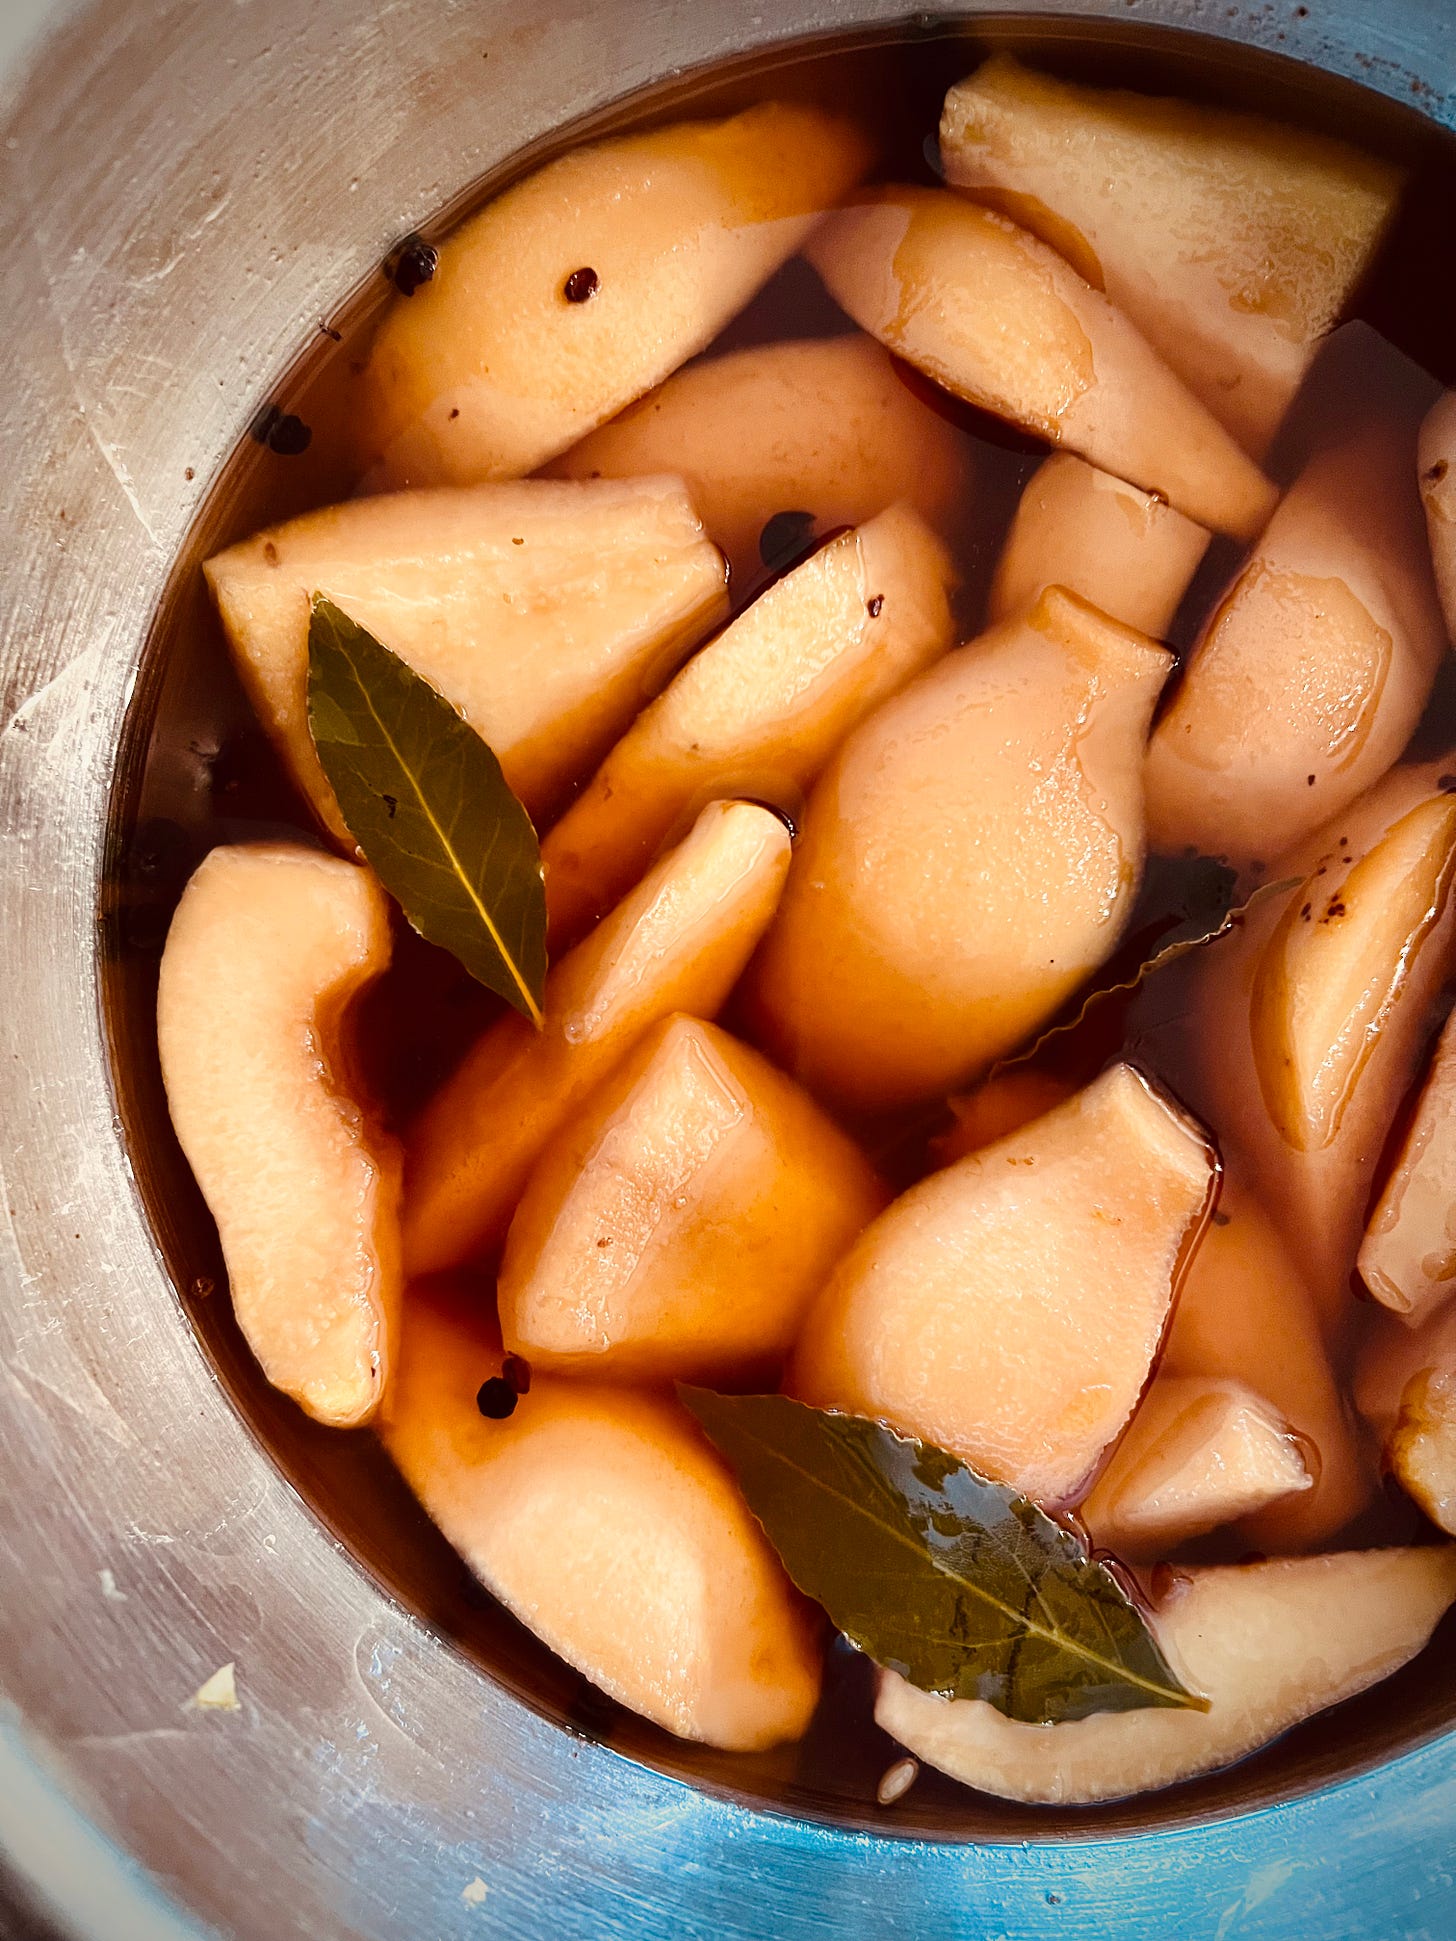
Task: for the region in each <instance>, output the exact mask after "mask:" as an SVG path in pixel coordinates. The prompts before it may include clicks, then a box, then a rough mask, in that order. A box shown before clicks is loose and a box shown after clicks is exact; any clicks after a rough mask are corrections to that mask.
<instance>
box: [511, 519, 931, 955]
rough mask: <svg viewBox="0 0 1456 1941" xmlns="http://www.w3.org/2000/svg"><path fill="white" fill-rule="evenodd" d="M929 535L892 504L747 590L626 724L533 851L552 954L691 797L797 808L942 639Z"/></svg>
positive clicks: (613, 891) (620, 883)
mask: <svg viewBox="0 0 1456 1941" xmlns="http://www.w3.org/2000/svg"><path fill="white" fill-rule="evenodd" d="M953 579H954V573H953V569H952V567H951V564H950V561H949V559H948V558H947V556H946V554H945V552H944V550H943V549H942V547H941V545H940V542H939V541H938V540H937V539H936V538H935V537H934V535H933V534H932V533H931V532H930V531H929V529H928V528H927V527H926V526H925V524H924V523H923V522H922V520H921V519H920V518H919V517H918V516H917V515H916V514H915V513H914V512H912V511H910V509H909V508H908V507H906V506H894V507H892V508H891V509H890V510H889V511H887V512H883V513H881V514H880V516H879V517H878V518H877V519H872V520H871V521H870V522H869V524H868V525H866V526H861V527H860V528H859V530H858V531H857V532H850V533H845V534H844V535H843V537H842V538H839V539H835V540H832V541H831V542H830V543H829V544H828V545H827V546H825V547H823V548H822V549H821V550H820V551H819V552H817V553H815V555H814V556H813V558H812V559H809V560H806V561H805V562H804V564H803V565H802V566H800V567H798V568H796V569H795V571H794V572H792V573H790V574H789V575H788V577H787V578H785V579H782V580H780V581H779V582H778V583H777V584H776V585H774V586H772V587H770V588H769V590H768V591H767V592H766V593H764V594H762V595H761V596H760V597H759V599H757V600H756V601H755V602H754V604H753V605H752V606H751V607H749V608H748V610H747V612H746V613H743V614H741V615H740V616H739V618H738V619H737V620H735V621H734V622H733V624H732V625H731V626H730V627H728V628H727V629H726V630H725V631H724V632H723V633H721V634H720V635H719V636H718V638H717V639H716V640H714V641H712V642H710V643H709V645H708V646H706V647H705V648H703V650H702V652H701V653H699V654H696V655H695V656H694V657H693V659H692V660H690V661H689V662H688V664H687V666H686V667H685V668H684V669H683V670H682V672H681V673H680V674H679V675H678V677H677V679H676V680H675V681H674V682H673V683H672V685H671V686H670V687H669V688H668V689H667V691H666V693H665V694H662V695H660V696H659V697H658V699H657V700H656V701H655V702H653V704H652V705H651V707H649V708H648V709H647V710H646V712H645V713H643V714H641V715H639V716H638V718H637V720H636V721H635V722H634V723H633V724H632V726H631V728H629V729H628V731H627V733H626V735H625V736H624V737H623V739H622V740H621V741H619V742H618V743H617V746H616V747H615V748H614V749H613V750H612V752H611V754H610V755H608V757H607V759H606V761H605V762H603V764H602V766H601V767H600V768H599V769H598V770H597V773H596V775H595V777H594V778H593V780H592V781H591V782H590V783H589V784H588V786H587V788H586V790H585V791H584V793H583V794H582V795H581V796H579V797H578V798H577V800H576V801H575V802H574V803H573V804H572V806H571V808H570V809H569V810H568V811H567V813H566V815H565V816H564V817H563V818H562V820H561V821H560V822H559V823H558V824H557V825H556V827H555V828H554V829H553V830H552V831H551V834H550V835H549V836H548V837H547V838H546V841H545V844H544V845H543V847H542V852H541V854H542V860H543V862H544V863H545V866H546V901H547V909H548V912H549V917H550V943H551V947H552V949H553V950H554V949H557V948H559V947H560V945H561V943H562V942H563V941H565V942H571V941H572V940H574V939H575V938H576V937H578V936H580V935H581V933H582V932H583V931H584V930H586V929H588V928H590V926H591V924H592V922H593V921H595V919H596V918H597V917H598V916H600V915H601V913H602V911H603V910H604V909H606V908H609V907H610V906H611V904H613V903H614V902H615V901H616V900H617V898H618V897H619V896H620V895H621V894H622V893H623V892H624V891H625V890H627V889H629V888H630V887H631V885H632V884H633V883H635V882H636V881H637V879H638V878H639V877H640V876H641V874H642V872H643V870H644V869H646V867H647V865H648V864H649V863H650V862H651V861H652V858H653V857H654V856H655V855H656V853H657V851H658V850H659V848H660V847H661V845H662V843H663V841H664V839H665V838H666V837H668V836H669V835H670V834H671V833H672V832H673V830H674V829H675V828H680V827H681V826H682V825H683V822H684V821H685V819H686V818H687V817H688V816H689V815H690V814H691V813H692V811H693V810H694V809H695V808H696V807H697V806H698V805H699V804H700V803H702V802H704V801H706V800H708V799H710V798H711V797H713V796H720V795H739V796H747V797H752V798H754V799H756V800H759V801H765V802H778V803H781V804H782V805H783V806H784V808H785V809H786V810H789V811H791V812H792V813H794V814H797V813H798V812H799V810H800V808H801V806H802V802H803V794H804V790H805V789H807V788H808V787H809V785H810V783H811V782H813V780H814V778H815V776H816V775H817V774H818V773H819V770H820V769H821V768H822V767H823V766H824V764H825V762H826V761H828V759H829V757H830V755H831V754H832V753H833V752H834V750H835V748H836V747H838V745H839V743H840V742H841V741H843V739H844V737H845V736H846V735H847V734H848V733H849V731H850V729H851V728H852V727H853V726H854V725H855V723H856V722H857V721H858V720H859V719H860V718H861V717H862V716H863V715H866V714H868V713H869V711H870V710H871V709H872V708H873V707H875V706H876V705H877V704H878V703H879V702H881V701H883V700H885V699H886V698H887V697H888V696H889V695H891V694H893V693H894V691H895V690H896V689H897V688H900V687H903V686H904V684H905V682H906V681H907V680H909V678H910V676H911V675H912V674H915V673H918V672H919V671H920V669H921V668H923V667H926V666H928V665H929V663H930V662H931V661H933V660H935V659H937V658H938V657H939V656H940V655H941V654H943V653H944V652H945V650H946V649H947V648H948V647H949V646H950V645H951V643H952V641H953V640H954V638H955V634H954V622H953V620H952V618H951V611H950V605H949V602H948V600H947V597H946V596H947V589H948V588H949V586H950V585H951V583H952V581H953Z"/></svg>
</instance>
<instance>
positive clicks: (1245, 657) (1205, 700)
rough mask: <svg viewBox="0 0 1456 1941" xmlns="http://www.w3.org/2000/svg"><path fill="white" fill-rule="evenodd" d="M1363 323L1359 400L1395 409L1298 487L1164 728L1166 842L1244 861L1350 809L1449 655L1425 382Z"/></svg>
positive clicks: (1153, 765)
mask: <svg viewBox="0 0 1456 1941" xmlns="http://www.w3.org/2000/svg"><path fill="white" fill-rule="evenodd" d="M1355 329H1356V342H1357V344H1360V343H1363V344H1365V345H1367V346H1368V352H1367V355H1366V356H1365V359H1364V362H1365V366H1366V368H1365V370H1364V372H1363V376H1364V379H1365V392H1366V395H1365V398H1364V406H1365V408H1366V410H1369V409H1370V405H1371V400H1372V399H1376V398H1378V399H1379V400H1380V402H1381V404H1382V405H1383V408H1382V409H1380V410H1379V411H1378V412H1375V413H1373V414H1372V415H1370V416H1368V417H1366V418H1365V419H1364V421H1363V422H1362V423H1361V424H1360V425H1359V426H1358V427H1357V428H1355V429H1354V430H1348V429H1347V430H1346V432H1345V433H1344V434H1343V435H1340V436H1337V437H1335V438H1334V439H1332V440H1331V441H1329V442H1327V443H1326V444H1325V445H1324V446H1323V447H1322V448H1321V449H1320V450H1319V451H1317V452H1316V454H1315V456H1314V457H1313V458H1312V459H1311V460H1310V461H1309V463H1308V464H1307V465H1306V466H1305V468H1304V470H1303V471H1302V472H1301V473H1300V475H1299V477H1298V478H1297V479H1296V480H1295V482H1294V484H1293V485H1292V486H1291V487H1290V489H1289V491H1288V492H1287V493H1286V495H1285V497H1284V499H1283V501H1282V503H1281V504H1280V507H1279V510H1278V511H1277V512H1276V513H1275V514H1274V517H1273V519H1272V520H1271V521H1270V523H1269V526H1268V529H1267V531H1266V532H1265V533H1264V535H1263V537H1262V538H1261V539H1260V541H1259V543H1258V545H1257V546H1256V547H1255V548H1254V550H1253V552H1252V554H1251V555H1250V556H1249V558H1248V560H1247V561H1246V562H1245V564H1244V565H1243V567H1242V568H1241V569H1240V571H1239V573H1238V575H1237V577H1236V578H1235V580H1234V582H1233V584H1232V585H1231V586H1230V588H1229V589H1228V591H1227V593H1225V595H1224V597H1223V599H1222V601H1221V602H1220V604H1219V606H1218V608H1217V609H1216V611H1215V612H1214V614H1213V617H1212V618H1211V620H1210V621H1209V623H1208V625H1207V627H1206V628H1205V629H1204V632H1203V635H1202V637H1201V639H1200V640H1199V641H1198V642H1197V644H1196V645H1195V647H1194V649H1193V653H1192V655H1191V657H1190V659H1189V662H1188V665H1187V667H1186V669H1185V672H1184V678H1183V684H1182V686H1181V687H1180V688H1179V690H1178V693H1177V695H1176V696H1175V698H1174V701H1173V704H1172V706H1171V707H1170V708H1169V710H1168V712H1167V714H1166V715H1165V716H1164V717H1163V719H1162V721H1161V722H1160V723H1159V724H1158V729H1157V732H1156V734H1155V735H1154V736H1153V741H1152V746H1151V748H1150V749H1149V751H1148V777H1147V781H1148V832H1149V838H1150V840H1151V842H1152V844H1153V847H1154V848H1155V849H1159V850H1161V851H1163V852H1164V853H1165V854H1167V855H1176V854H1178V853H1179V852H1180V851H1182V850H1183V849H1186V848H1188V847H1190V846H1191V847H1193V848H1197V849H1200V850H1204V851H1207V852H1210V853H1215V854H1225V855H1228V856H1230V857H1231V858H1232V859H1233V860H1234V861H1236V862H1240V863H1244V862H1248V861H1250V860H1252V859H1253V858H1254V857H1267V855H1268V853H1269V848H1270V843H1271V834H1272V837H1273V840H1274V841H1275V842H1276V843H1278V844H1279V845H1280V846H1284V845H1287V844H1290V843H1294V842H1297V841H1300V840H1301V839H1302V838H1303V837H1305V836H1307V835H1308V834H1309V833H1310V832H1311V831H1312V830H1314V829H1316V828H1318V826H1319V825H1320V823H1322V822H1323V821H1325V819H1326V818H1327V817H1329V816H1331V815H1335V814H1338V813H1339V812H1340V810H1342V809H1344V808H1345V807H1346V806H1347V805H1348V804H1349V803H1351V802H1353V801H1354V799H1355V798H1356V797H1357V796H1358V795H1360V794H1361V793H1362V792H1363V791H1364V790H1365V789H1367V788H1369V787H1370V786H1371V784H1372V783H1374V782H1377V781H1378V780H1379V779H1380V777H1381V776H1382V775H1383V774H1384V773H1385V772H1386V770H1387V769H1388V768H1389V767H1390V766H1391V764H1392V763H1393V762H1394V761H1396V760H1397V759H1398V758H1399V756H1400V753H1401V750H1402V749H1403V748H1404V747H1405V745H1406V743H1407V742H1408V741H1409V739H1410V736H1411V732H1412V730H1413V729H1414V728H1415V725H1416V723H1417V722H1418V721H1419V719H1420V717H1421V713H1422V711H1423V709H1424V708H1425V705H1426V701H1427V699H1428V698H1429V695H1430V692H1431V685H1432V682H1433V681H1434V680H1435V677H1436V669H1437V667H1438V666H1439V664H1440V662H1441V660H1442V658H1443V657H1444V655H1445V652H1446V630H1445V627H1444V626H1443V624H1442V621H1441V615H1440V611H1439V609H1438V607H1437V604H1436V598H1435V590H1434V587H1433V585H1432V582H1431V569H1430V561H1429V559H1428V556H1427V549H1426V535H1425V530H1424V525H1423V522H1422V519H1421V510H1420V504H1419V500H1418V497H1417V493H1416V489H1415V440H1416V428H1417V426H1418V424H1419V422H1420V416H1421V412H1422V410H1423V409H1424V408H1425V404H1426V402H1427V400H1428V398H1429V394H1430V386H1429V381H1428V380H1427V379H1426V378H1425V376H1424V374H1423V373H1421V372H1419V371H1417V370H1416V368H1415V366H1414V365H1411V364H1408V363H1407V362H1406V360H1405V359H1404V358H1401V357H1400V356H1399V354H1398V353H1397V352H1395V351H1392V350H1391V349H1390V348H1389V346H1386V345H1381V344H1380V342H1379V340H1378V339H1376V338H1374V335H1373V333H1370V332H1367V331H1365V330H1364V327H1363V326H1359V327H1355ZM1342 335H1343V333H1342Z"/></svg>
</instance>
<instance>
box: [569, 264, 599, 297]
mask: <svg viewBox="0 0 1456 1941" xmlns="http://www.w3.org/2000/svg"><path fill="white" fill-rule="evenodd" d="M601 287H602V279H601V278H600V277H599V276H598V275H597V273H596V271H595V270H591V269H581V270H573V271H572V272H571V275H570V276H568V277H567V279H566V287H565V288H564V290H563V291H562V295H563V296H564V297H565V298H566V301H567V302H568V303H590V302H591V300H592V298H593V297H594V296H595V295H596V293H597V291H598V290H599V289H600V288H601Z"/></svg>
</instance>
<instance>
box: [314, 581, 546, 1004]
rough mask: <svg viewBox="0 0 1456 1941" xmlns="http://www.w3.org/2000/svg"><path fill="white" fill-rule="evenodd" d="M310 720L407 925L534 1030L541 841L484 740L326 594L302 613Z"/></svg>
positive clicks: (348, 811) (360, 839)
mask: <svg viewBox="0 0 1456 1941" xmlns="http://www.w3.org/2000/svg"><path fill="white" fill-rule="evenodd" d="M308 721H309V728H310V730H311V732H312V734H313V739H314V745H315V747H316V748H317V749H318V754H319V760H320V762H321V763H322V764H323V770H324V774H325V775H326V776H327V777H328V779H329V784H330V786H331V788H332V789H333V791H334V794H335V795H336V796H337V797H338V800H339V808H340V810H341V811H342V813H343V817H344V821H345V823H346V824H347V826H348V830H349V833H350V835H351V836H352V837H353V838H354V840H355V842H356V843H358V845H359V847H360V849H361V850H362V851H363V853H364V859H365V861H366V862H367V863H368V864H369V866H370V868H371V869H372V870H373V871H374V873H375V875H376V876H377V877H378V878H379V880H380V882H381V883H383V885H384V887H385V888H386V889H387V890H388V891H389V893H390V895H391V896H393V897H394V898H395V899H396V901H397V902H398V903H399V905H400V907H401V909H402V910H403V911H404V914H405V916H406V918H407V919H408V920H409V922H410V923H411V924H412V925H413V926H414V928H415V929H416V930H418V931H419V933H420V935H421V936H422V937H424V938H426V939H427V940H428V941H429V942H430V943H433V944H440V945H442V946H443V947H444V949H446V950H448V951H449V952H450V953H451V954H452V956H454V957H456V958H458V959H459V961H460V962H461V963H462V964H463V965H464V966H465V968H466V970H468V971H469V972H470V974H471V976H472V977H474V978H476V979H477V980H478V982H480V983H481V984H484V985H485V986H486V987H487V988H488V989H490V990H492V991H495V992H497V993H498V994H499V995H500V996H501V997H503V998H505V999H506V1000H507V1001H508V1002H509V1003H511V1004H513V1005H514V1006H515V1008H516V1009H517V1010H518V1011H519V1012H521V1013H522V1014H523V1015H524V1016H525V1017H528V1018H529V1019H530V1020H531V1021H532V1023H533V1024H535V1025H537V1026H538V1027H539V1025H540V1023H541V996H542V991H543V989H544V986H545V982H546V885H545V877H544V874H543V872H542V868H541V846H540V843H539V842H538V841H537V838H536V831H535V829H534V828H533V827H532V825H531V818H530V817H529V816H528V815H527V813H526V811H525V809H524V808H523V807H522V806H521V804H520V802H519V801H518V800H517V799H516V797H515V796H514V795H513V794H512V793H511V790H510V787H509V785H508V784H507V782H506V779H505V776H504V775H503V774H502V773H501V765H500V763H499V762H498V761H497V760H496V758H495V755H494V753H493V752H492V750H491V748H490V746H489V744H488V743H487V742H486V741H484V740H483V739H482V738H481V736H480V735H478V734H477V733H476V732H475V730H474V729H473V728H472V727H471V726H470V724H469V723H468V722H467V721H465V720H463V719H462V718H461V716H460V715H459V714H457V713H456V711H455V709H454V708H453V707H452V706H451V705H450V703H449V702H448V701H447V700H446V699H445V698H444V696H443V695H441V694H439V693H437V691H436V690H435V689H434V688H433V687H431V686H430V684H429V682H428V681H426V680H424V679H422V678H421V676H420V675H418V674H416V673H415V671H414V669H413V668H412V667H409V666H408V665H407V664H406V663H405V662H404V661H402V660H401V659H400V658H399V656H398V655H397V654H395V653H392V652H391V651H390V649H389V648H388V647H386V646H385V645H384V644H383V642H382V641H379V640H376V639H375V637H374V635H373V634H371V633H370V632H369V630H368V629H367V628H366V627H361V626H360V625H359V623H358V622H357V621H355V620H351V619H350V618H349V616H348V614H346V613H345V612H343V611H342V609H341V608H339V607H337V606H335V605H334V603H333V601H332V600H330V599H328V598H327V596H326V595H324V594H316V595H315V596H314V600H313V606H312V611H311V614H310V618H309V629H308Z"/></svg>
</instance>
